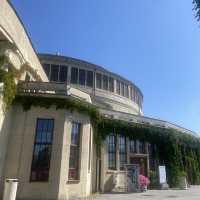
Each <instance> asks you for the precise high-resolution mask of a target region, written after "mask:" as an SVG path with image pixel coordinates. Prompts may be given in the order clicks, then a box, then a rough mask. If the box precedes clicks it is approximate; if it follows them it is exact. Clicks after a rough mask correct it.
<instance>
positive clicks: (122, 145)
mask: <svg viewBox="0 0 200 200" xmlns="http://www.w3.org/2000/svg"><path fill="white" fill-rule="evenodd" d="M126 156H127V155H126V137H124V136H120V137H119V160H120V170H123V169H124V165H125V164H126Z"/></svg>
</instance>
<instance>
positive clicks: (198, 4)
mask: <svg viewBox="0 0 200 200" xmlns="http://www.w3.org/2000/svg"><path fill="white" fill-rule="evenodd" d="M193 4H194V10H195V11H196V18H197V20H198V21H200V0H193Z"/></svg>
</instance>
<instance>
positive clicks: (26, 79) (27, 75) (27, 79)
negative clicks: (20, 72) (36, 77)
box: [25, 73, 31, 81]
mask: <svg viewBox="0 0 200 200" xmlns="http://www.w3.org/2000/svg"><path fill="white" fill-rule="evenodd" d="M30 80H31V77H30V76H29V74H28V73H26V76H25V81H30Z"/></svg>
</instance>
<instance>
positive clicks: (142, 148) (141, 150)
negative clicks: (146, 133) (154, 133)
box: [139, 141, 145, 154]
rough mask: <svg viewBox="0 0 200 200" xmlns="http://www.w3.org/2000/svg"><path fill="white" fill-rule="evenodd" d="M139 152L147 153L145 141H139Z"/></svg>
mask: <svg viewBox="0 0 200 200" xmlns="http://www.w3.org/2000/svg"><path fill="white" fill-rule="evenodd" d="M139 153H142V154H144V153H145V142H144V141H139Z"/></svg>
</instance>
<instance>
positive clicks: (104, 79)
mask: <svg viewBox="0 0 200 200" xmlns="http://www.w3.org/2000/svg"><path fill="white" fill-rule="evenodd" d="M103 89H104V90H108V77H107V76H106V75H103Z"/></svg>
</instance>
